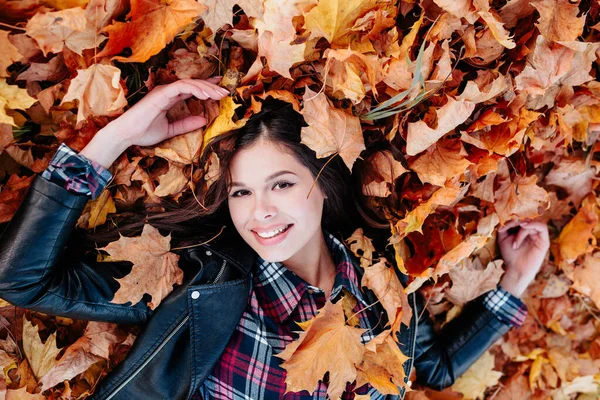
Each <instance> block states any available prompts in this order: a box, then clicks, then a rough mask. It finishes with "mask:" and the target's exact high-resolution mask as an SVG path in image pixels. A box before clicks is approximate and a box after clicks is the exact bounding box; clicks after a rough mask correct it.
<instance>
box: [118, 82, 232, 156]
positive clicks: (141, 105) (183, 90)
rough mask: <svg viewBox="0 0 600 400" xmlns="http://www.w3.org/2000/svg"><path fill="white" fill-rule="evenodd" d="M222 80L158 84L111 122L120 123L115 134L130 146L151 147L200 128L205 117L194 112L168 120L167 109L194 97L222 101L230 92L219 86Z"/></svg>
mask: <svg viewBox="0 0 600 400" xmlns="http://www.w3.org/2000/svg"><path fill="white" fill-rule="evenodd" d="M219 79H220V78H218V77H214V78H209V79H207V80H200V79H181V80H179V81H176V82H173V83H170V84H168V85H161V86H157V87H155V88H154V89H153V90H152V91H151V92H150V93H148V94H147V95H146V96H144V98H143V99H141V100H140V101H139V102H137V103H136V104H135V105H134V106H133V107H131V108H130V109H129V110H127V112H125V113H124V114H123V115H121V116H120V117H119V118H117V119H116V120H114V121H111V123H110V124H111V125H114V126H118V131H117V132H116V134H117V135H118V136H119V138H120V139H121V140H122V141H123V142H124V143H126V144H127V145H128V146H131V145H138V146H152V145H155V144H157V143H160V142H162V141H163V140H166V139H169V138H172V137H173V136H176V135H180V134H182V133H186V132H190V131H193V130H195V129H199V128H201V127H203V126H205V125H206V123H207V120H206V118H205V117H203V116H199V115H194V116H190V117H186V118H183V119H180V120H178V121H175V122H173V123H169V121H168V120H167V111H169V109H170V108H171V107H173V106H174V105H175V104H176V103H178V102H179V101H181V100H185V99H188V98H190V97H192V96H195V97H196V98H198V99H200V100H206V99H209V98H211V99H214V100H220V99H221V98H223V97H225V96H226V95H228V94H229V91H228V90H227V89H225V88H222V87H220V86H218V85H216V83H217V82H218V81H219Z"/></svg>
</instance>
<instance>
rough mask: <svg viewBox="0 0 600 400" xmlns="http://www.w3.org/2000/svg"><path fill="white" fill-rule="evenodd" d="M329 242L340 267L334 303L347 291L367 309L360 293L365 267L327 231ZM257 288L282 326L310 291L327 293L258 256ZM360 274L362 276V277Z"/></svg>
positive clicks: (270, 311) (337, 271)
mask: <svg viewBox="0 0 600 400" xmlns="http://www.w3.org/2000/svg"><path fill="white" fill-rule="evenodd" d="M323 234H324V236H325V242H326V244H327V246H328V247H329V249H330V250H331V254H332V256H333V260H334V262H335V264H336V275H335V279H334V282H333V289H332V291H331V296H330V300H331V301H336V300H337V299H338V297H339V296H340V295H341V293H342V288H345V289H346V290H348V291H349V292H350V293H352V294H353V295H354V297H356V299H357V300H358V301H359V302H360V303H361V304H363V305H364V306H365V307H367V306H368V305H369V303H367V302H366V301H365V298H364V294H363V293H362V291H361V290H360V284H359V279H360V278H361V276H362V273H361V272H362V271H361V267H360V265H359V263H358V260H357V258H356V257H354V255H353V254H351V253H350V252H349V251H348V250H347V249H346V246H345V245H344V243H343V242H342V241H340V240H339V239H338V238H336V237H335V236H333V235H332V234H330V233H328V232H327V231H325V230H323ZM252 272H253V277H252V280H253V286H254V288H255V290H258V291H260V293H261V294H263V296H261V297H263V298H262V299H261V300H262V301H261V303H262V306H263V307H264V309H265V310H267V313H268V314H270V316H271V317H273V318H276V319H277V320H278V321H279V322H280V323H282V324H283V323H285V322H286V321H287V319H288V318H289V316H290V315H291V314H292V313H293V312H294V310H295V309H296V308H297V307H298V304H299V303H300V301H301V299H302V296H304V295H305V293H306V292H308V293H309V294H312V293H317V292H319V293H323V290H322V289H320V288H318V287H316V286H312V285H310V284H309V283H308V282H306V281H305V280H303V279H302V278H300V277H299V276H298V275H296V274H295V273H293V272H292V271H290V270H289V269H287V268H286V267H285V266H284V265H283V264H282V263H280V262H268V261H265V260H264V259H262V258H261V257H260V256H257V257H256V261H255V263H254V268H253V271H252ZM359 274H360V275H361V276H359Z"/></svg>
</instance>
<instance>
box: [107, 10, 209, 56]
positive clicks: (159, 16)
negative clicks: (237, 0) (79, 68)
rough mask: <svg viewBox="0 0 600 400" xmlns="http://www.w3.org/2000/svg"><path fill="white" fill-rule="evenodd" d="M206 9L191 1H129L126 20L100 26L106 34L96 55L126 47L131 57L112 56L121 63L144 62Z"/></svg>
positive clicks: (119, 50)
mask: <svg viewBox="0 0 600 400" xmlns="http://www.w3.org/2000/svg"><path fill="white" fill-rule="evenodd" d="M206 10H207V7H206V6H204V5H202V4H199V3H198V2H196V1H194V0H173V1H169V2H163V1H160V0H131V11H129V14H127V17H126V18H127V19H129V20H130V21H128V22H115V23H114V24H112V25H108V26H106V27H104V28H103V29H102V32H106V33H108V35H109V38H108V42H107V43H106V46H105V47H104V48H103V49H102V51H101V52H100V53H98V54H97V55H96V58H101V57H106V56H110V55H113V54H118V53H120V52H121V51H122V50H123V49H125V48H126V47H129V48H130V49H131V56H129V57H123V56H114V57H112V58H111V59H112V60H117V61H122V62H145V61H147V60H148V59H149V58H150V57H152V56H153V55H155V54H157V53H158V52H159V51H161V50H162V49H163V48H164V47H165V46H166V45H167V44H168V43H169V42H171V41H172V40H173V38H175V35H176V34H178V33H179V32H180V31H181V30H182V29H183V28H185V27H186V26H187V25H189V24H191V23H192V22H194V21H195V20H196V18H198V17H199V16H200V14H202V13H203V12H204V11H206Z"/></svg>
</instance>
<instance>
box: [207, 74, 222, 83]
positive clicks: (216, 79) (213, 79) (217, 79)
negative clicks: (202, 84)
mask: <svg viewBox="0 0 600 400" xmlns="http://www.w3.org/2000/svg"><path fill="white" fill-rule="evenodd" d="M221 79H223V77H222V76H211V77H210V78H207V79H206V80H207V81H208V82H210V83H214V84H215V85H218V84H219V83H220V82H221Z"/></svg>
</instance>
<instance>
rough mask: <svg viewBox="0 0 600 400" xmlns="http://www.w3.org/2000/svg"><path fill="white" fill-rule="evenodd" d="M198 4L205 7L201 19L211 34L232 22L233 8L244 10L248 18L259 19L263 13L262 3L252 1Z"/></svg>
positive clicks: (212, 0)
mask: <svg viewBox="0 0 600 400" xmlns="http://www.w3.org/2000/svg"><path fill="white" fill-rule="evenodd" d="M199 2H200V4H202V5H203V6H205V7H206V12H205V13H204V14H203V15H202V19H203V20H204V23H205V24H206V26H208V27H209V28H210V30H211V31H213V33H217V31H218V30H219V29H220V28H221V27H222V26H223V25H225V24H230V25H231V24H232V22H233V6H235V5H238V6H239V7H241V8H242V10H244V13H245V14H246V15H247V16H248V17H252V18H259V19H260V18H261V17H262V15H263V13H264V7H265V6H264V5H263V4H262V3H263V2H262V1H252V0H200V1H199Z"/></svg>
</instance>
